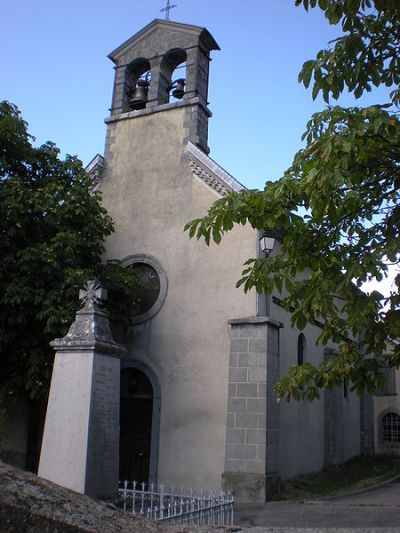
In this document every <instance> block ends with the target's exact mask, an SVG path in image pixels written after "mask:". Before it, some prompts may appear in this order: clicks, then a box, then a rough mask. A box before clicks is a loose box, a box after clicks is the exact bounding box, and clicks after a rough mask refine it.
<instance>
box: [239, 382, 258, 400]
mask: <svg viewBox="0 0 400 533" xmlns="http://www.w3.org/2000/svg"><path fill="white" fill-rule="evenodd" d="M237 395H238V397H239V398H243V397H244V398H249V397H253V398H257V383H238V385H237Z"/></svg>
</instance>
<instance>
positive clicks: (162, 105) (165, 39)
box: [108, 19, 219, 153]
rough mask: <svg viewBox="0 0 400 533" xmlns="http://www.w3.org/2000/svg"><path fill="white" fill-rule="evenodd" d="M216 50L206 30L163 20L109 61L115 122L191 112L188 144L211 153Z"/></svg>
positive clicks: (217, 47)
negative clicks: (184, 109)
mask: <svg viewBox="0 0 400 533" xmlns="http://www.w3.org/2000/svg"><path fill="white" fill-rule="evenodd" d="M212 50H219V46H218V44H217V43H216V42H215V40H214V38H213V37H212V36H211V34H210V33H209V32H208V31H207V30H206V29H205V28H201V27H198V26H193V25H189V24H180V23H176V22H171V21H169V20H158V19H156V20H154V21H153V22H151V23H150V24H148V25H147V26H146V27H145V28H143V29H142V30H141V31H139V32H138V33H136V34H135V35H134V36H133V37H131V38H130V39H128V40H127V41H126V42H125V43H123V44H122V45H121V46H119V47H118V48H117V49H116V50H114V51H113V52H112V53H111V54H110V55H109V56H108V57H109V58H110V59H111V60H112V61H113V62H114V63H115V81H114V91H113V98H112V108H111V119H116V118H117V117H121V118H132V119H133V118H136V117H138V116H142V115H148V114H151V113H158V112H161V111H166V110H170V109H173V108H176V107H190V108H191V109H190V118H189V117H187V118H188V119H187V120H186V127H187V129H188V136H187V140H190V141H192V142H193V143H194V144H195V145H197V146H198V147H199V148H201V149H202V150H203V151H204V152H206V153H208V152H209V148H208V146H207V137H208V119H209V117H210V116H211V112H210V110H209V109H208V107H207V104H208V102H207V93H208V75H209V62H210V52H211V51H212Z"/></svg>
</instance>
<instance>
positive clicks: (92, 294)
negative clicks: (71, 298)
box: [79, 280, 107, 305]
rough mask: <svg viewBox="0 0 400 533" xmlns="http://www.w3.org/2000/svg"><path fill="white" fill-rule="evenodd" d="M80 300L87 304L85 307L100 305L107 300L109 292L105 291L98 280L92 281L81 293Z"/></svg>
mask: <svg viewBox="0 0 400 533" xmlns="http://www.w3.org/2000/svg"><path fill="white" fill-rule="evenodd" d="M79 298H80V299H81V300H83V301H84V302H85V305H93V304H98V303H99V302H101V301H102V300H106V299H107V290H106V289H103V288H102V287H101V285H100V283H98V282H97V281H96V280H90V281H88V282H87V283H86V285H85V288H84V289H82V290H80V291H79Z"/></svg>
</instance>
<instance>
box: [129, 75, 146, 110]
mask: <svg viewBox="0 0 400 533" xmlns="http://www.w3.org/2000/svg"><path fill="white" fill-rule="evenodd" d="M148 93H149V84H148V83H147V82H145V81H141V80H139V81H138V83H137V85H136V87H135V88H134V89H133V91H132V94H131V97H130V98H129V107H130V108H131V109H143V108H144V107H145V105H146V102H147V96H148Z"/></svg>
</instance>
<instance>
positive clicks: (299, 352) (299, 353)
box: [297, 333, 306, 366]
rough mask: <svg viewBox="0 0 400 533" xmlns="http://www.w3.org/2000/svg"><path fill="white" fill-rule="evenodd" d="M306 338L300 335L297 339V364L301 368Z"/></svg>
mask: <svg viewBox="0 0 400 533" xmlns="http://www.w3.org/2000/svg"><path fill="white" fill-rule="evenodd" d="M305 344H306V338H305V337H304V335H303V333H300V335H299V337H298V339H297V364H298V366H301V365H302V364H303V363H304V355H305Z"/></svg>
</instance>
